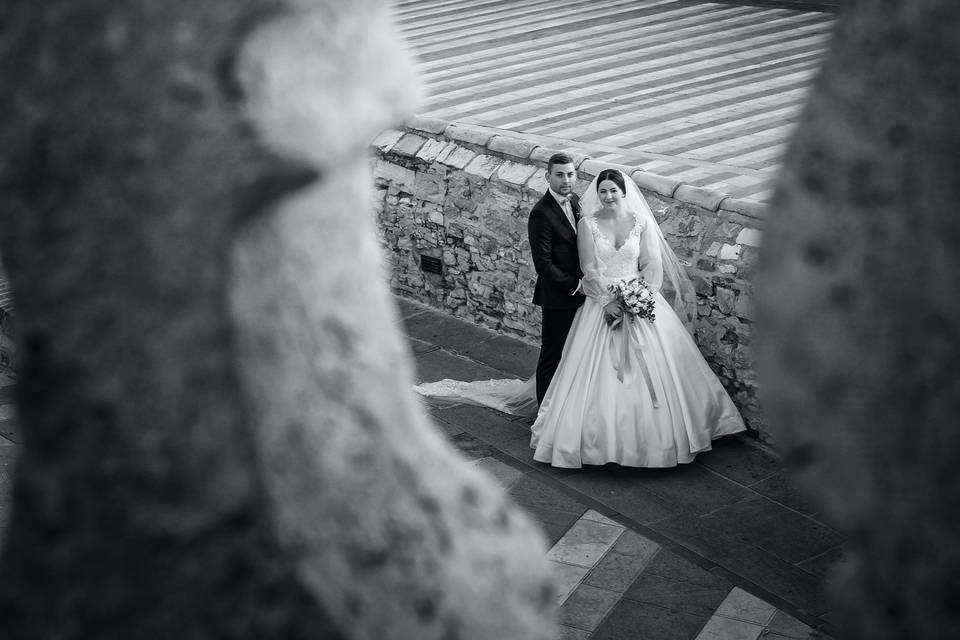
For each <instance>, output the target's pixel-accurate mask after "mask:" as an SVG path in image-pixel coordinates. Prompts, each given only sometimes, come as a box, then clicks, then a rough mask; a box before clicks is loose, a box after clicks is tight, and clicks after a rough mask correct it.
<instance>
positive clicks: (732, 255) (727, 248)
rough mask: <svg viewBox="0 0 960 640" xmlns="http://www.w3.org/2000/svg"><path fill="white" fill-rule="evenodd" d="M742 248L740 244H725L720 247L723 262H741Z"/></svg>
mask: <svg viewBox="0 0 960 640" xmlns="http://www.w3.org/2000/svg"><path fill="white" fill-rule="evenodd" d="M740 251H741V246H740V245H738V244H724V245H723V246H722V247H720V259H721V260H739V259H740Z"/></svg>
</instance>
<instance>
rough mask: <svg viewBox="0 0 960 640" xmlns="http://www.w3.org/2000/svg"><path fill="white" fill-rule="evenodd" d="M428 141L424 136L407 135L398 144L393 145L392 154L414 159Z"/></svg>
mask: <svg viewBox="0 0 960 640" xmlns="http://www.w3.org/2000/svg"><path fill="white" fill-rule="evenodd" d="M426 141H427V139H426V138H424V137H423V136H418V135H417V134H415V133H405V134H403V137H401V138H400V140H398V141H397V143H396V144H394V145H393V148H392V149H390V151H391V152H392V153H396V154H399V155H402V156H410V157H413V156H415V155H417V152H418V151H420V147H422V146H423V143H424V142H426Z"/></svg>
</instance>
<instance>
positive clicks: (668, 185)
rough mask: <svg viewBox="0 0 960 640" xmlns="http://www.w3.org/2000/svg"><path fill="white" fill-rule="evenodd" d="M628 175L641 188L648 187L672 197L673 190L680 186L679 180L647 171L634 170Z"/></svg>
mask: <svg viewBox="0 0 960 640" xmlns="http://www.w3.org/2000/svg"><path fill="white" fill-rule="evenodd" d="M630 177H631V178H633V181H634V182H635V183H637V186H638V187H640V188H641V189H649V190H650V191H653V192H655V193H659V194H660V195H662V196H666V197H668V198H672V197H673V194H674V192H675V191H676V190H677V188H678V187H679V186H680V181H679V180H674V179H673V178H665V177H663V176H661V175H657V174H656V173H649V172H647V171H634V172H633V174H632V175H631V176H630Z"/></svg>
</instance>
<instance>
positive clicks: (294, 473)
mask: <svg viewBox="0 0 960 640" xmlns="http://www.w3.org/2000/svg"><path fill="white" fill-rule="evenodd" d="M347 7H349V8H347ZM387 15H388V14H387V12H386V10H385V7H383V6H382V3H380V2H374V1H364V2H354V3H342V2H340V1H339V0H325V1H321V0H315V1H312V2H311V1H307V0H299V1H294V0H286V1H271V0H252V1H249V2H236V1H228V0H198V1H197V2H191V3H180V4H177V5H175V6H167V5H164V4H163V3H156V2H152V1H147V0H130V1H129V2H124V3H101V2H97V1H95V0H51V1H49V2H43V3H36V2H27V1H26V0H14V1H12V2H8V3H5V4H4V6H3V9H0V24H2V25H3V27H2V33H0V35H2V43H3V55H2V56H0V73H2V77H3V78H4V86H3V88H2V89H0V148H2V149H3V157H2V165H0V237H2V241H3V246H2V255H3V260H4V268H5V270H6V272H7V273H8V275H9V277H10V279H11V281H12V283H13V286H14V290H15V291H16V295H17V315H16V321H17V327H16V333H17V338H18V345H17V360H18V363H19V365H20V374H19V382H18V400H19V411H20V417H21V419H22V422H23V438H24V446H23V448H24V450H23V452H22V457H21V459H20V460H19V464H18V468H17V477H16V485H15V494H14V505H13V520H12V522H11V525H10V528H9V530H8V532H7V537H6V541H5V543H6V544H5V547H4V549H3V552H2V557H0V637H4V638H125V639H126V638H135V637H139V638H260V639H263V638H281V637H282V638H307V637H310V638H371V639H373V638H377V639H380V638H418V639H429V638H446V639H454V638H490V639H502V638H523V639H527V638H548V637H551V636H552V628H551V624H550V620H549V610H550V606H551V604H552V588H551V583H550V581H549V580H548V579H547V569H546V561H545V559H544V553H543V552H544V550H543V546H542V541H541V537H540V535H539V532H538V531H536V530H535V528H534V527H533V525H532V524H531V523H530V521H529V520H528V519H527V518H526V516H524V515H523V514H521V513H520V512H519V511H518V510H517V509H516V508H515V507H514V506H513V505H512V504H511V503H509V502H508V500H507V499H506V498H505V496H504V495H503V494H502V492H501V491H500V489H498V488H496V487H495V485H494V483H493V481H491V480H488V479H487V478H485V477H481V476H480V475H478V473H477V472H476V471H474V470H471V469H468V468H466V467H465V465H464V464H462V463H461V461H460V459H459V458H458V457H457V456H456V455H455V454H454V453H453V452H452V450H451V449H450V448H449V447H448V446H447V445H446V444H445V443H444V442H443V441H442V439H441V438H440V436H439V435H437V434H435V433H434V431H433V430H432V429H431V428H430V427H429V425H428V423H427V419H426V418H425V416H424V412H423V411H422V410H421V409H420V407H419V406H418V405H417V404H416V403H415V401H414V400H413V399H412V392H411V391H410V387H411V384H412V375H411V368H410V364H409V361H408V357H407V352H406V350H405V346H404V344H403V342H402V341H401V338H400V336H399V334H398V333H397V331H396V329H395V311H394V309H393V308H392V306H391V304H392V303H391V300H390V298H389V296H388V293H387V290H386V286H385V284H384V283H385V276H384V273H383V272H382V267H381V264H380V255H379V250H378V247H377V241H376V235H375V231H374V228H373V221H372V215H371V207H370V202H369V197H370V195H369V194H370V191H371V178H370V176H369V175H368V168H367V166H368V163H367V159H366V158H365V153H366V148H367V145H368V144H369V140H370V139H371V138H372V137H373V136H374V135H375V134H376V133H377V132H378V131H379V130H380V129H382V128H383V127H384V126H388V125H389V124H390V123H392V122H395V121H396V120H397V119H399V118H400V117H402V116H403V115H404V114H406V113H409V111H410V109H411V108H412V105H413V103H414V100H415V97H416V96H415V95H414V94H415V91H414V90H413V89H412V88H411V87H415V86H416V81H415V78H414V75H413V73H412V71H411V65H410V62H409V59H408V57H407V55H406V54H405V52H404V51H403V49H402V48H401V47H400V46H399V45H398V44H397V41H396V38H395V36H394V33H393V29H392V27H391V25H390V24H389V20H388V18H387Z"/></svg>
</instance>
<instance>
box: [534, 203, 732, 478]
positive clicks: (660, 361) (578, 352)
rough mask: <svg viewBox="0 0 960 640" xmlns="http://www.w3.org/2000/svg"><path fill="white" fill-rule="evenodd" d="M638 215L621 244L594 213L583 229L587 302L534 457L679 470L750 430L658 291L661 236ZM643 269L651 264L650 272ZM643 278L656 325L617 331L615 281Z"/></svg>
mask: <svg viewBox="0 0 960 640" xmlns="http://www.w3.org/2000/svg"><path fill="white" fill-rule="evenodd" d="M648 226H649V225H648V224H644V221H643V218H642V217H640V216H637V215H635V223H634V227H633V229H632V231H631V232H630V234H629V235H628V236H627V238H626V240H625V241H624V243H623V246H621V247H615V246H614V244H613V241H612V240H611V239H610V238H608V237H607V236H606V235H604V234H603V232H601V231H600V229H599V227H598V226H597V223H596V220H595V219H594V218H593V217H592V216H587V217H585V218H584V219H583V220H582V221H581V223H580V231H579V233H585V232H586V233H590V234H591V235H592V237H593V248H594V249H595V252H594V255H593V256H585V255H584V252H581V261H582V262H583V272H584V281H583V283H584V292H585V293H586V294H587V299H586V301H585V302H584V304H583V307H581V308H580V311H579V312H578V313H577V316H576V318H575V319H574V321H573V326H572V327H571V328H570V334H569V336H568V337H567V343H566V345H564V349H563V358H562V359H561V361H560V366H559V368H558V369H557V372H556V374H554V377H553V380H552V382H551V383H550V388H549V389H548V390H547V393H546V396H545V397H544V399H543V403H542V405H541V406H540V411H539V413H538V414H537V419H536V421H535V422H534V424H533V427H532V438H531V443H530V444H531V447H533V449H534V454H533V457H534V459H535V460H538V461H540V462H549V463H550V464H552V465H553V466H555V467H574V468H576V467H580V466H581V465H583V464H593V465H602V464H606V463H608V462H615V463H617V464H621V465H624V466H631V467H671V466H675V465H676V464H678V463H686V462H690V461H692V460H693V459H694V457H695V456H696V454H697V453H698V452H701V451H707V450H709V449H710V447H711V441H712V440H713V439H714V438H718V437H720V436H724V435H728V434H732V433H737V432H739V431H743V430H744V424H743V419H742V418H741V417H740V413H739V412H738V411H737V408H736V407H735V406H734V404H733V402H732V401H731V400H730V397H729V396H728V395H727V392H726V391H725V390H724V388H723V386H722V385H721V384H720V381H719V380H718V379H717V377H716V376H715V375H714V373H713V371H711V370H710V367H709V366H708V365H707V363H706V361H705V360H704V359H703V356H702V355H701V354H700V350H699V349H698V348H697V345H696V344H695V343H694V341H693V339H692V338H691V337H690V334H689V333H687V330H686V328H685V327H684V325H683V323H682V322H681V321H680V319H679V318H678V317H677V315H676V313H675V312H674V310H673V308H672V307H671V306H670V304H669V303H668V302H667V301H666V299H665V298H664V297H663V295H661V293H660V292H659V291H658V290H659V288H660V284H661V282H662V279H663V274H662V266H661V264H660V263H659V260H658V259H656V258H655V259H648V258H647V256H650V255H653V256H657V255H658V254H657V251H656V236H655V233H656V232H655V230H653V229H649V228H645V227H648ZM641 265H643V266H642V268H641ZM636 277H642V278H643V279H644V280H645V281H646V282H647V283H648V284H649V285H650V286H651V288H652V289H654V290H657V292H656V293H655V296H654V298H655V305H656V306H655V320H653V321H650V320H645V319H633V320H631V319H629V318H625V319H624V321H623V324H622V325H621V326H620V327H617V328H613V329H611V328H610V327H609V326H608V325H607V323H606V321H605V320H604V312H603V307H604V305H605V304H606V303H607V302H609V301H610V300H611V299H612V298H611V297H610V294H609V293H607V291H608V289H607V286H608V285H609V284H610V283H611V282H614V281H615V280H630V279H632V278H636Z"/></svg>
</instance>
